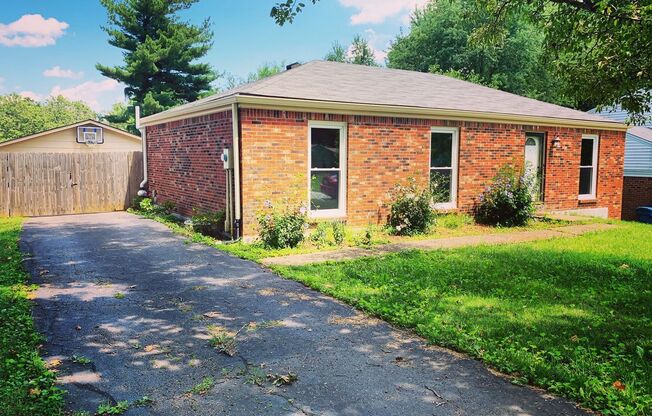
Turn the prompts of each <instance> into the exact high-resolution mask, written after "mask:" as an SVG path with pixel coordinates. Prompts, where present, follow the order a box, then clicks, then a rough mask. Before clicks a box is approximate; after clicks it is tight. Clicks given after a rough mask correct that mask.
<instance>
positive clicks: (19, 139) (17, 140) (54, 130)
mask: <svg viewBox="0 0 652 416" xmlns="http://www.w3.org/2000/svg"><path fill="white" fill-rule="evenodd" d="M86 124H96V125H98V126H100V127H102V128H105V129H107V130H109V131H113V132H116V133H118V134H122V135H124V136H127V137H128V138H130V139H134V140H138V141H141V140H142V139H141V138H140V137H139V136H136V135H135V134H131V133H129V132H128V131H124V130H121V129H118V128H115V127H113V126H110V125H108V124H106V123H102V122H101V121H97V120H92V119H87V120H82V121H78V122H77V123H72V124H68V125H66V126H61V127H55V128H52V129H49V130H44V131H42V132H39V133H34V134H30V135H29V136H23V137H16V138H15V139H11V140H6V141H4V142H2V143H0V147H4V146H9V145H11V144H16V143H20V142H24V141H27V140H33V139H38V138H39V137H43V136H46V135H48V134H52V133H57V132H60V131H63V130H68V129H72V128H75V127H80V126H83V125H86Z"/></svg>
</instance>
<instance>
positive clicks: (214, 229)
mask: <svg viewBox="0 0 652 416" xmlns="http://www.w3.org/2000/svg"><path fill="white" fill-rule="evenodd" d="M225 219H226V214H225V213H224V210H219V211H214V212H204V213H201V214H196V215H193V216H192V217H191V221H192V229H193V231H195V232H198V233H201V234H203V235H207V236H210V237H216V238H219V237H222V233H223V232H224V220H225Z"/></svg>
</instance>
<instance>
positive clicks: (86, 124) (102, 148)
mask: <svg viewBox="0 0 652 416" xmlns="http://www.w3.org/2000/svg"><path fill="white" fill-rule="evenodd" d="M141 150H142V143H141V140H140V137H138V136H135V135H133V134H131V133H128V132H126V131H124V130H120V129H116V128H115V127H111V126H109V125H107V124H104V123H100V122H99V121H95V120H85V121H80V122H78V123H75V124H70V125H67V126H63V127H57V128H54V129H51V130H46V131H43V132H41V133H36V134H32V135H29V136H25V137H20V138H17V139H12V140H8V141H5V142H1V143H0V153H4V152H11V153H16V152H20V153H96V152H126V151H132V152H139V151H141Z"/></svg>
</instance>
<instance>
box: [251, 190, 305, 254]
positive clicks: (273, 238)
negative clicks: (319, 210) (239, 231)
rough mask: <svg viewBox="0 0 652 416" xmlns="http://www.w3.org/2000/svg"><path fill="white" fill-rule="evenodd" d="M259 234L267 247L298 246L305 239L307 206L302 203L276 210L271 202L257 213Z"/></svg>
mask: <svg viewBox="0 0 652 416" xmlns="http://www.w3.org/2000/svg"><path fill="white" fill-rule="evenodd" d="M256 220H257V222H258V235H259V237H260V239H261V241H262V242H263V245H264V246H265V247H267V248H286V247H296V246H298V245H299V243H301V242H302V241H303V239H304V235H303V233H304V230H305V229H306V227H307V223H306V208H305V207H304V206H302V205H296V206H288V205H286V206H285V208H284V209H283V210H275V209H274V208H273V206H272V204H271V202H269V201H268V202H266V203H265V210H263V211H262V212H261V213H259V214H258V215H257V218H256Z"/></svg>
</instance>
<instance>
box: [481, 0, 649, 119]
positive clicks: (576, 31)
mask: <svg viewBox="0 0 652 416" xmlns="http://www.w3.org/2000/svg"><path fill="white" fill-rule="evenodd" d="M476 4H477V7H476V8H475V9H476V10H482V11H483V13H485V12H488V13H489V14H491V16H492V19H491V20H489V21H487V22H486V24H485V25H483V26H482V27H481V28H480V29H479V31H478V34H479V37H481V38H482V39H484V40H489V41H491V42H494V41H495V37H496V36H495V34H496V30H495V28H496V27H500V26H501V25H502V24H503V22H505V21H506V20H509V19H512V17H513V16H514V15H517V16H521V15H522V14H523V10H525V11H526V13H525V16H526V17H529V19H530V20H531V21H532V22H534V23H535V24H537V25H538V27H539V28H540V30H541V32H542V34H543V35H544V37H545V42H544V46H545V50H546V54H547V55H549V56H550V57H552V58H553V59H554V63H555V64H554V69H555V72H554V73H555V77H556V78H558V79H559V80H560V81H561V84H562V85H563V86H564V88H565V91H566V93H567V94H568V95H572V96H574V97H576V100H577V101H578V102H580V107H581V108H583V109H587V108H590V107H592V106H593V105H597V106H598V107H604V106H609V105H612V104H616V105H621V106H622V107H623V109H625V110H627V111H628V112H629V113H630V114H631V115H632V121H634V122H642V121H643V120H644V119H645V115H644V114H645V113H646V112H649V111H650V110H651V108H650V106H651V102H652V58H651V57H652V0H634V1H632V0H490V1H485V0H476Z"/></svg>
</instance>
